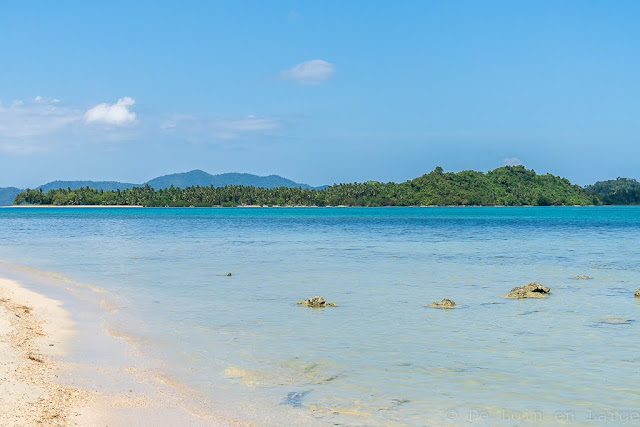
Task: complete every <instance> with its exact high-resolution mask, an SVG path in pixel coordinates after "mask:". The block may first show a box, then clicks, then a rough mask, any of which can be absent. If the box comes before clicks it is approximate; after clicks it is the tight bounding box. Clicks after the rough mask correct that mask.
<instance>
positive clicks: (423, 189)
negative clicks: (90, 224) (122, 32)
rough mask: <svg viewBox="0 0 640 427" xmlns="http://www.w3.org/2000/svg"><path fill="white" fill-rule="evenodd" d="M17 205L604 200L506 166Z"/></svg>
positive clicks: (53, 197) (74, 195)
mask: <svg viewBox="0 0 640 427" xmlns="http://www.w3.org/2000/svg"><path fill="white" fill-rule="evenodd" d="M14 204H15V205H58V206H74V205H105V206H125V205H128V206H131V205H133V206H149V207H151V206H171V207H183V206H203V207H204V206H224V207H232V206H433V205H437V206H497V205H503V206H525V205H533V206H562V205H599V204H602V199H601V197H600V196H599V195H598V194H596V193H590V192H588V191H586V190H585V189H584V188H582V187H580V186H578V185H573V184H571V182H569V180H568V179H566V178H562V177H559V176H554V175H551V174H544V175H538V174H536V173H535V171H533V170H530V169H526V168H525V167H524V166H504V167H500V168H497V169H495V170H492V171H489V172H487V173H483V172H477V171H462V172H457V173H454V172H444V170H443V169H442V168H441V167H436V168H435V169H434V170H433V171H432V172H430V173H428V174H425V175H422V176H420V177H418V178H415V179H412V180H409V181H406V182H402V183H394V182H387V183H382V182H378V181H367V182H364V183H352V184H335V185H332V186H329V187H326V188H323V189H311V188H299V187H277V188H270V189H269V188H259V187H253V186H240V185H228V186H225V187H214V186H213V185H212V186H208V187H200V186H192V187H186V188H178V187H169V188H166V189H154V188H153V187H151V186H150V185H145V186H143V187H133V188H128V189H124V190H120V189H118V190H106V191H105V190H96V189H93V188H89V187H83V188H79V189H75V190H72V189H70V188H67V189H55V190H49V191H46V192H44V191H42V190H41V189H40V190H26V191H24V192H21V193H20V194H18V195H17V196H16V198H15V201H14Z"/></svg>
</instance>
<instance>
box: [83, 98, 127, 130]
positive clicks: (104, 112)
mask: <svg viewBox="0 0 640 427" xmlns="http://www.w3.org/2000/svg"><path fill="white" fill-rule="evenodd" d="M135 103H136V101H135V99H133V98H131V97H129V96H125V97H124V98H120V99H118V102H116V103H115V104H107V103H104V102H103V103H102V104H98V105H96V106H94V107H92V108H90V109H89V111H87V112H86V113H85V115H84V121H85V122H87V123H105V124H108V125H116V126H122V125H128V124H131V123H133V122H135V121H136V113H134V112H133V111H131V110H130V109H129V107H131V106H133V105H134V104H135Z"/></svg>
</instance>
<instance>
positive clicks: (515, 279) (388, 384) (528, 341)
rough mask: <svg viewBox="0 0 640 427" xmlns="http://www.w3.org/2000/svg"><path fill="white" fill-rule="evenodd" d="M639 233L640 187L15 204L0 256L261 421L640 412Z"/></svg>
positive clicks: (616, 416)
mask: <svg viewBox="0 0 640 427" xmlns="http://www.w3.org/2000/svg"><path fill="white" fill-rule="evenodd" d="M638 242H640V208H637V207H549V208H542V207H538V208H527V207H522V208H264V209H261V208H244V209H243V208H229V209H215V208H214V209H199V208H182V209H170V208H160V209H150V208H139V209H138V208H127V209H122V208H121V209H118V208H68V209H60V208H50V209H49V208H20V209H0V259H2V260H5V261H6V262H8V263H12V264H17V265H24V266H29V267H32V268H36V269H41V270H50V271H56V272H59V273H61V274H63V275H65V276H67V277H69V278H71V279H73V280H74V281H77V282H80V283H90V284H92V285H95V286H97V287H99V288H102V289H104V290H106V291H107V294H106V295H107V296H108V298H110V299H111V300H112V301H114V304H116V305H117V307H118V312H117V314H114V315H113V316H111V317H110V318H109V319H110V320H109V321H110V322H111V323H112V324H113V326H114V327H117V328H119V329H121V330H123V331H125V332H127V333H130V334H133V335H134V336H138V337H142V338H145V339H146V340H148V342H149V343H151V344H149V345H147V346H146V347H145V351H147V352H149V353H150V354H152V356H153V357H155V358H160V359H162V360H165V361H166V364H165V367H166V369H167V371H168V373H169V374H170V375H172V376H173V377H175V378H178V379H179V380H180V381H183V382H184V383H186V384H189V385H191V386H193V387H195V388H196V389H198V390H200V391H201V392H202V393H204V394H205V395H207V396H209V397H212V398H213V399H214V400H215V401H217V402H222V404H224V406H225V407H226V408H227V409H229V410H232V411H235V412H236V413H237V415H238V418H240V419H244V420H248V421H254V422H257V423H259V424H261V423H264V424H270V423H271V424H277V423H279V422H283V420H285V419H289V420H290V421H291V420H307V421H309V422H316V423H319V424H323V423H330V424H346V425H394V424H399V425H425V424H441V423H444V424H446V423H450V422H452V423H464V422H469V421H472V422H478V423H480V424H483V423H486V424H505V425H513V424H519V423H528V422H531V421H533V422H537V423H540V424H550V423H555V422H558V421H566V420H568V421H571V422H576V423H584V424H594V425H595V424H603V423H605V422H610V423H614V424H616V423H620V422H624V421H625V420H626V421H627V422H630V423H631V422H634V421H633V420H635V422H638V421H640V415H639V414H640V412H639V411H640V386H638V383H639V382H638V380H639V379H640V368H638V366H640V340H638V339H637V338H638V335H639V334H640V322H638V320H639V319H640V302H639V301H638V300H637V299H636V298H634V295H633V293H634V291H635V290H636V288H638V286H639V285H640V252H639V251H638ZM227 272H231V273H233V276H232V277H226V276H224V274H225V273H227ZM577 275H588V276H592V277H593V278H592V279H589V280H575V279H573V278H574V277H575V276H577ZM531 281H539V282H541V283H543V284H544V285H546V286H549V287H550V288H551V290H552V294H551V296H550V297H549V298H545V299H535V300H507V299H504V298H502V297H501V296H502V295H504V294H505V293H506V292H508V291H509V290H510V289H511V288H513V287H514V286H519V285H523V284H525V283H528V282H531ZM314 295H322V296H324V297H325V298H326V299H327V300H329V301H334V302H336V303H337V304H338V306H337V307H331V308H326V309H320V310H314V309H309V308H305V307H301V306H298V305H296V304H295V302H296V301H299V300H301V299H303V298H307V297H311V296H314ZM445 297H447V298H450V299H453V300H454V301H456V302H457V303H458V305H459V307H457V308H455V309H453V310H438V309H433V308H429V307H425V304H427V303H429V302H432V301H439V300H441V299H442V298H445ZM132 319H135V320H132ZM265 414H270V415H268V416H267V415H265ZM634 417H637V418H634Z"/></svg>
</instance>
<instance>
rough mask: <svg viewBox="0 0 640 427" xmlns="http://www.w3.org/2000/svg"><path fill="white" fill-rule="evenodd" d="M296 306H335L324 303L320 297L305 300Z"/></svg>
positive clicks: (330, 303)
mask: <svg viewBox="0 0 640 427" xmlns="http://www.w3.org/2000/svg"><path fill="white" fill-rule="evenodd" d="M298 304H300V305H306V306H307V307H312V308H322V307H333V306H334V305H335V304H334V303H332V302H327V301H325V300H324V298H322V297H313V298H307V299H304V300H302V301H298Z"/></svg>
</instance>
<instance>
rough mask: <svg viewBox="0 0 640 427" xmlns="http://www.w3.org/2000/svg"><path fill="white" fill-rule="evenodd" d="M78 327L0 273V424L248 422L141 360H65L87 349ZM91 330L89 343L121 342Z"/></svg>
mask: <svg viewBox="0 0 640 427" xmlns="http://www.w3.org/2000/svg"><path fill="white" fill-rule="evenodd" d="M78 326H80V325H78V324H77V323H76V322H74V320H73V318H72V315H71V313H70V312H69V311H68V310H66V309H65V307H64V304H63V302H61V301H58V300H55V299H52V298H49V297H48V296H45V295H44V294H41V293H38V292H34V291H32V290H30V289H28V288H27V287H26V286H24V284H23V283H21V282H20V281H18V280H14V279H13V278H11V279H9V278H4V277H2V276H1V275H0V378H1V379H2V381H0V395H2V399H0V425H2V426H32V425H34V426H35V425H51V426H58V425H59V426H106V425H149V426H151V425H154V426H155V425H167V426H169V425H190V426H211V425H216V426H217V425H249V424H247V423H242V422H238V421H235V420H233V419H231V418H228V417H223V416H220V415H219V414H214V413H211V412H210V411H207V410H206V409H204V408H206V405H205V404H203V402H199V401H198V399H197V396H196V397H194V396H193V395H191V394H190V393H189V390H185V389H184V387H181V385H180V384H176V383H175V382H174V381H172V379H171V378H168V377H166V376H164V375H162V374H161V373H158V372H152V370H151V369H148V368H147V367H145V366H144V364H142V363H141V364H140V365H136V364H127V365H126V366H105V365H100V364H95V363H92V362H87V363H79V362H70V361H69V360H68V356H69V352H70V351H72V348H76V347H78V345H80V346H82V345H85V346H90V345H92V343H91V342H84V341H83V340H84V338H83V337H82V336H81V334H80V333H78V329H79V328H78ZM93 326H96V325H93ZM97 326H99V327H100V329H102V330H103V336H97V337H95V336H94V337H92V339H94V338H95V339H97V340H118V341H121V342H122V341H126V338H125V337H122V336H117V333H114V332H109V331H108V330H107V329H106V328H105V326H104V325H97ZM79 340H80V342H78V341H79ZM125 345H126V343H125ZM205 403H206V402H205Z"/></svg>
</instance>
